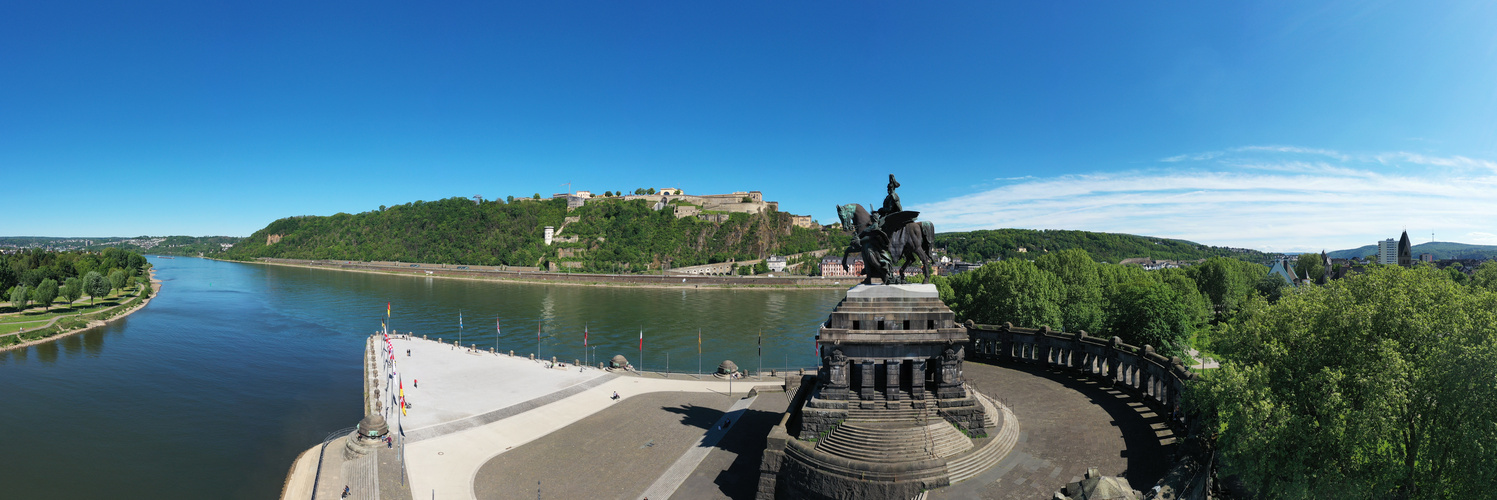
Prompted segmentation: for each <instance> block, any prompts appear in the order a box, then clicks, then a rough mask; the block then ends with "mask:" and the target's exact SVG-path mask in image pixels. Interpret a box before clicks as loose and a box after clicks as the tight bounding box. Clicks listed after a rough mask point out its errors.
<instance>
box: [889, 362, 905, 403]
mask: <svg viewBox="0 0 1497 500" xmlns="http://www.w3.org/2000/svg"><path fill="white" fill-rule="evenodd" d="M903 364H904V363H903V362H902V361H900V360H897V359H886V360H884V399H886V400H889V401H897V400H898V399H899V369H900V368H901V365H903Z"/></svg>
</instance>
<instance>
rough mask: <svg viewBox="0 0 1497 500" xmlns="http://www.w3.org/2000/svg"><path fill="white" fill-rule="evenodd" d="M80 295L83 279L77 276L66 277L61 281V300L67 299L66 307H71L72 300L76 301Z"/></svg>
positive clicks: (81, 294) (81, 293)
mask: <svg viewBox="0 0 1497 500" xmlns="http://www.w3.org/2000/svg"><path fill="white" fill-rule="evenodd" d="M82 296H83V280H80V279H78V278H68V279H67V280H66V281H63V282H62V298H63V300H66V301H68V307H72V305H73V302H77V301H78V298H79V297H82Z"/></svg>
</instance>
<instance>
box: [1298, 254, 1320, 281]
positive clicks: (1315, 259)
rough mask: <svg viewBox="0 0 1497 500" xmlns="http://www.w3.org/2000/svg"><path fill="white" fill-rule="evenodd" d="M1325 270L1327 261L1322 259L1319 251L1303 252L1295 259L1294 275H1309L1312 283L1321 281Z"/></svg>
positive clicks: (1304, 276) (1301, 276)
mask: <svg viewBox="0 0 1497 500" xmlns="http://www.w3.org/2000/svg"><path fill="white" fill-rule="evenodd" d="M1325 271H1326V269H1325V261H1322V260H1321V259H1320V254H1318V253H1302V254H1299V257H1297V258H1295V259H1294V275H1295V276H1298V277H1300V278H1307V277H1308V279H1309V280H1310V282H1311V283H1314V282H1317V281H1319V280H1320V277H1321V276H1322V275H1324V274H1325Z"/></svg>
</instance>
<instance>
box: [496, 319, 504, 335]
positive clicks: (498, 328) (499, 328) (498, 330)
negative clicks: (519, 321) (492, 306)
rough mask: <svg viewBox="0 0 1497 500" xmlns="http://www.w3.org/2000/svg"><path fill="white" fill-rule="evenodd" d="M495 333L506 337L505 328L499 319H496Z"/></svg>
mask: <svg viewBox="0 0 1497 500" xmlns="http://www.w3.org/2000/svg"><path fill="white" fill-rule="evenodd" d="M494 333H495V334H496V335H504V327H503V326H500V325H499V318H494Z"/></svg>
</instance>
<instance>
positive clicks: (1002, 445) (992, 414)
mask: <svg viewBox="0 0 1497 500" xmlns="http://www.w3.org/2000/svg"><path fill="white" fill-rule="evenodd" d="M973 395H975V396H976V397H977V400H978V401H981V402H982V406H983V410H984V413H985V414H986V415H985V418H986V419H987V420H988V421H987V422H986V423H987V426H988V429H997V430H998V433H997V434H990V435H989V436H988V439H987V442H986V443H983V444H982V447H980V448H978V449H977V450H976V451H973V452H971V453H968V454H966V455H964V456H960V457H956V458H955V459H954V460H951V461H949V462H947V463H946V471H947V472H948V473H949V474H950V475H951V483H952V484H956V483H958V482H961V481H965V480H967V479H971V478H973V477H975V476H977V475H978V474H981V473H982V472H983V471H986V470H988V469H989V468H992V467H993V465H995V464H997V463H998V461H999V460H1003V457H1006V456H1008V452H1010V451H1013V449H1014V444H1016V443H1018V441H1019V420H1018V419H1016V418H1014V413H1013V412H1012V411H1010V410H1009V409H1008V407H1006V406H1005V407H1002V408H999V407H997V405H994V404H993V402H992V401H991V400H989V399H988V398H987V396H983V395H981V394H978V393H977V392H976V391H974V392H973Z"/></svg>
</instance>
